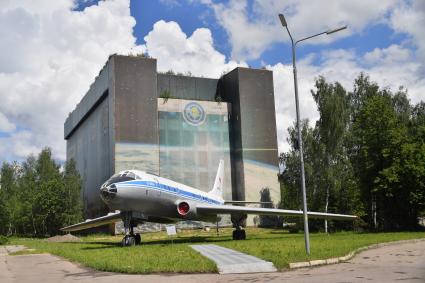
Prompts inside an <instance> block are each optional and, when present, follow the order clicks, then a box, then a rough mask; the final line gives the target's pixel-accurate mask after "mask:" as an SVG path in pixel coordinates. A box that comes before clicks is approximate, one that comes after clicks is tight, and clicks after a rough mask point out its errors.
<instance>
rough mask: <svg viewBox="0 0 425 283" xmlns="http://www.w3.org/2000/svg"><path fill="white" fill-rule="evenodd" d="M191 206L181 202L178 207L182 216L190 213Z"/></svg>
mask: <svg viewBox="0 0 425 283" xmlns="http://www.w3.org/2000/svg"><path fill="white" fill-rule="evenodd" d="M189 209H190V207H189V204H188V203H187V202H181V203H179V205H178V206H177V211H178V212H179V214H180V215H183V216H184V215H186V214H187V213H188V212H189Z"/></svg>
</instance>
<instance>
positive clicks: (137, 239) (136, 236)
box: [134, 234, 142, 245]
mask: <svg viewBox="0 0 425 283" xmlns="http://www.w3.org/2000/svg"><path fill="white" fill-rule="evenodd" d="M134 239H135V241H136V245H140V243H141V242H142V237H140V234H136V235H134Z"/></svg>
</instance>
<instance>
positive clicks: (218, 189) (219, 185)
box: [208, 160, 224, 199]
mask: <svg viewBox="0 0 425 283" xmlns="http://www.w3.org/2000/svg"><path fill="white" fill-rule="evenodd" d="M223 181H224V161H223V160H220V163H219V165H218V170H217V175H216V176H215V181H214V187H213V189H212V190H211V191H209V192H208V193H209V194H210V195H213V196H215V197H219V198H221V199H223Z"/></svg>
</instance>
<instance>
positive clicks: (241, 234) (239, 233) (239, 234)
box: [231, 215, 247, 240]
mask: <svg viewBox="0 0 425 283" xmlns="http://www.w3.org/2000/svg"><path fill="white" fill-rule="evenodd" d="M246 217H247V216H246V215H232V216H231V220H232V223H233V227H234V228H235V230H233V233H232V237H233V240H245V239H246V233H245V230H244V229H242V228H243V226H245V221H246Z"/></svg>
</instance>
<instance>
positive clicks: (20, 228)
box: [0, 148, 82, 236]
mask: <svg viewBox="0 0 425 283" xmlns="http://www.w3.org/2000/svg"><path fill="white" fill-rule="evenodd" d="M0 174H1V178H0V234H1V235H33V236H46V235H55V234H57V233H58V232H59V229H60V228H61V227H64V226H66V225H70V224H73V223H78V222H79V221H81V220H82V199H81V195H80V194H81V186H82V183H81V178H80V176H79V174H78V171H77V169H76V166H75V162H74V161H73V160H70V161H69V162H66V163H65V164H64V166H63V167H61V166H60V165H59V164H58V163H56V162H55V161H54V160H53V158H52V153H51V150H50V149H49V148H46V149H43V150H42V151H41V152H40V154H39V155H38V157H37V158H36V157H34V156H32V155H31V156H29V157H28V158H27V159H26V160H25V161H24V162H22V163H17V162H12V163H7V162H4V163H3V165H2V167H1V173H0Z"/></svg>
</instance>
